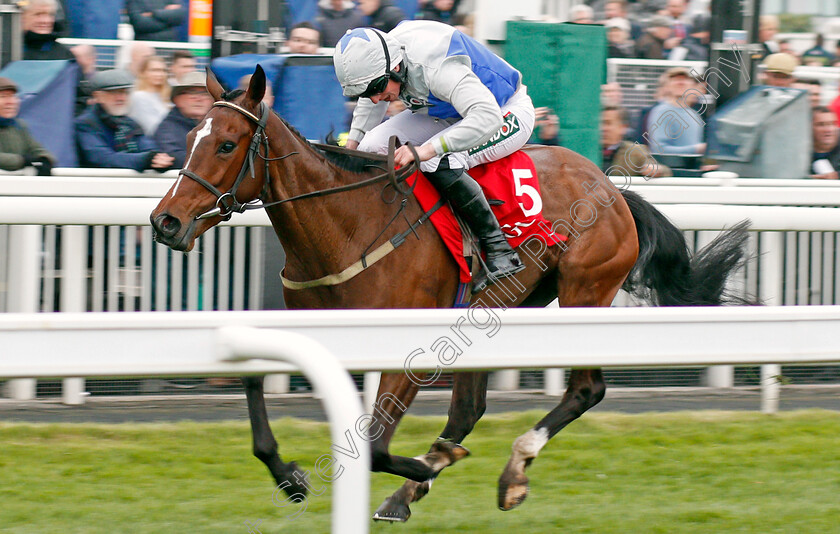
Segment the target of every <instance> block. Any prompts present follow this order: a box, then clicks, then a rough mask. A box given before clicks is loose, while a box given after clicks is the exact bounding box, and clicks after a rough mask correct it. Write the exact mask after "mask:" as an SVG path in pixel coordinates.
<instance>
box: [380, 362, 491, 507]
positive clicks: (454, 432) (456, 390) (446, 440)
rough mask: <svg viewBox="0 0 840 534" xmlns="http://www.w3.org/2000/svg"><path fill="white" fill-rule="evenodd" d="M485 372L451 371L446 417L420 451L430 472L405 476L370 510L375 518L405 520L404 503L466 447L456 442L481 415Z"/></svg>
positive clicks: (423, 489) (418, 496) (424, 491)
mask: <svg viewBox="0 0 840 534" xmlns="http://www.w3.org/2000/svg"><path fill="white" fill-rule="evenodd" d="M488 376H489V373H487V372H470V373H455V374H454V375H453V385H452V400H451V401H450V403H449V419H448V420H447V422H446V427H444V429H443V432H441V434H440V437H439V438H438V439H437V441H435V443H433V444H432V446H431V448H430V449H429V452H428V453H426V454H425V455H423V456H422V457H420V458H422V459H423V461H424V462H426V463H428V464H429V465H434V466H435V473H434V475H433V476H432V477H431V478H429V479H427V480H424V481H422V482H417V481H414V480H406V481H405V483H404V484H403V485H402V487H401V488H400V489H398V490H397V491H396V492H394V494H393V495H391V496H390V497H388V498H387V499H385V502H383V503H382V505H381V506H380V507H379V508H378V509H377V510H376V513H374V514H373V518H374V519H376V520H379V521H401V522H405V521H407V520H408V518H409V517H411V510H410V509H409V507H408V505H409V504H411V503H413V502H417V501H419V500H420V499H422V498H423V497H424V496H425V495H426V494H427V493H429V490H430V489H431V488H432V482H433V481H434V479H435V478H437V476H438V474H440V472H441V471H443V469H444V468H446V467H448V466H450V465H452V464H453V463H455V462H456V461H458V460H460V459H461V458H463V457H464V456H466V455H468V454H469V451H467V449H465V448H464V447H462V446H461V445H460V443H461V441H463V440H464V438H466V437H467V436H468V435H469V433H470V432H472V429H473V428H474V427H475V424H476V423H477V422H478V420H479V419H481V416H482V415H484V409H485V408H486V406H487V403H486V400H487V378H488Z"/></svg>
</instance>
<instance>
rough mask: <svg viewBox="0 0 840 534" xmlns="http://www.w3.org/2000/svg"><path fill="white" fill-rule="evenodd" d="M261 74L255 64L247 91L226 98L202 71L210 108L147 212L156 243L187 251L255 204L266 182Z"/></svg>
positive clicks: (265, 114)
mask: <svg viewBox="0 0 840 534" xmlns="http://www.w3.org/2000/svg"><path fill="white" fill-rule="evenodd" d="M265 83H266V80H265V73H264V72H263V69H262V67H260V66H259V65H258V66H257V68H256V71H255V72H254V75H253V76H252V77H251V83H250V85H249V86H248V90H247V91H244V92H243V91H232V92H229V93H225V92H224V90H223V89H222V86H221V85H220V84H219V81H218V80H217V79H216V77H215V76H214V75H213V73H212V72H211V71H210V69H209V68H208V69H207V90H208V91H209V92H210V94H211V95H212V96H213V99H214V100H215V104H213V108H212V109H211V110H210V112H209V113H207V115H206V116H205V117H204V120H202V121H201V122H200V123H199V124H198V126H196V127H195V128H193V130H192V131H191V132H190V133H189V135H188V136H187V159H186V163H185V164H184V168H183V169H182V170H181V172H180V174H179V175H178V180H177V181H176V182H175V184H174V185H173V186H172V188H171V189H170V190H169V192H168V193H166V195H165V196H164V197H163V199H161V201H160V203H159V204H158V205H157V207H156V208H155V209H154V211H152V214H151V216H150V219H151V221H152V228H153V229H154V234H155V239H156V240H157V241H158V242H160V243H163V244H164V245H167V246H169V247H171V248H173V249H175V250H183V251H187V250H191V249H192V248H193V246H194V244H195V240H196V238H197V237H198V236H200V235H201V234H203V233H204V232H206V231H207V230H208V229H210V228H212V227H213V226H215V225H216V224H218V223H220V222H221V221H224V220H227V219H229V218H230V215H231V213H232V212H234V211H242V210H243V209H244V208H243V205H244V204H246V203H247V202H250V201H252V200H255V199H257V198H258V197H259V196H260V192H261V190H262V188H263V184H264V181H265V180H266V170H267V169H266V168H265V164H264V163H263V161H264V160H263V159H262V158H261V155H262V157H263V158H264V157H268V145H267V137H266V136H265V133H264V128H265V125H266V122H267V121H268V118H269V116H270V112H269V110H268V108H267V106H264V105H262V104H261V101H262V99H263V96H264V94H265Z"/></svg>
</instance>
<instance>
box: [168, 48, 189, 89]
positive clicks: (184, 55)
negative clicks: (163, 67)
mask: <svg viewBox="0 0 840 534" xmlns="http://www.w3.org/2000/svg"><path fill="white" fill-rule="evenodd" d="M195 68H196V64H195V56H193V55H192V52H190V51H189V50H176V51H175V52H173V54H172V63H171V64H170V65H169V85H171V86H173V87H174V86H176V85H178V84H179V83H181V81H182V80H183V78H184V76H185V75H187V74H189V73H191V72H195Z"/></svg>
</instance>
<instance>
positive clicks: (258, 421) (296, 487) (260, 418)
mask: <svg viewBox="0 0 840 534" xmlns="http://www.w3.org/2000/svg"><path fill="white" fill-rule="evenodd" d="M263 378H264V377H262V376H246V377H243V378H242V383H243V384H244V385H245V397H246V398H247V399H248V417H250V419H251V435H252V438H253V448H254V456H256V457H257V458H259V459H260V460H262V462H263V463H264V464H265V465H266V467H268V470H269V472H271V476H273V477H274V481H275V482H276V483H277V488H279V489H282V490H283V491H285V492H286V493H287V494H288V495H289V497H292V498H295V499H296V500H303V499H305V498H306V485H305V484H306V480H305V479H304V476H305V475H304V473H303V472H302V471H300V470H299V469H298V466H297V464H296V463H295V462H290V463H287V464H285V463H283V461H282V460H281V459H280V456H279V455H278V454H277V441H275V439H274V434H273V433H272V432H271V427H270V426H269V424H268V412H267V411H266V409H265V397H264V395H263ZM296 495H297V497H296Z"/></svg>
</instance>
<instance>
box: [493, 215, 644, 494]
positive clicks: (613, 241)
mask: <svg viewBox="0 0 840 534" xmlns="http://www.w3.org/2000/svg"><path fill="white" fill-rule="evenodd" d="M630 224H632V222H631V223H630ZM631 238H632V239H631ZM584 239H585V240H587V241H588V243H586V242H584V243H575V245H576V246H574V247H570V248H569V250H568V251H567V252H566V254H565V256H564V257H563V258H562V259H561V260H560V266H559V270H558V281H557V298H558V300H559V302H560V306H603V307H606V306H609V305H610V304H611V303H612V301H613V299H614V298H615V295H616V294H617V293H618V290H619V289H620V288H621V285H622V284H623V283H624V279H625V278H626V276H627V273H629V272H630V269H631V268H632V267H633V264H634V263H635V261H636V255H637V252H638V246H637V242H636V240H635V235H632V234H631V235H629V236H628V235H627V233H624V234H623V235H622V233H621V232H619V231H617V229H616V228H613V233H612V234H610V233H606V232H603V231H602V232H597V231H595V232H592V231H591V232H588V233H587V234H586V235H585V236H582V238H581V239H580V240H579V241H581V240H584ZM599 245H600V246H599ZM605 392H606V384H605V383H604V378H603V376H602V374H601V370H600V369H575V370H573V371H572V372H571V373H570V375H569V386H568V387H567V389H566V393H565V394H564V395H563V399H562V400H561V401H560V404H559V405H558V406H557V407H556V408H554V409H553V410H552V411H551V412H550V413H549V414H548V415H546V416H545V417H544V418H543V419H542V420H541V421H540V422H539V423H537V424H536V425H535V426H534V428H532V429H531V430H529V431H528V432H526V433H525V434H523V435H521V436H519V437H518V438H517V439H516V441H514V443H513V451H512V453H511V456H510V460H509V461H508V463H507V465H506V466H505V469H504V471H503V472H502V475H501V476H500V477H499V494H498V504H499V508H501V509H502V510H510V509H511V508H513V507H515V506H517V505H519V504H520V503H522V501H524V500H525V497H527V495H528V477H527V476H525V469H526V468H527V467H528V466H529V465H530V464H531V462H532V461H533V460H534V458H536V457H537V454H538V453H539V451H540V449H542V447H543V446H544V445H545V444H546V443H547V442H548V440H549V439H551V438H552V437H553V436H554V435H555V434H557V433H558V432H560V430H562V429H563V428H565V427H566V425H568V424H569V423H571V422H572V421H574V420H575V419H577V418H578V417H580V416H581V415H582V414H583V413H584V412H585V411H586V410H588V409H590V408H592V407H593V406H595V405H596V404H598V403H599V402H600V401H601V399H603V398H604V393H605Z"/></svg>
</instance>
